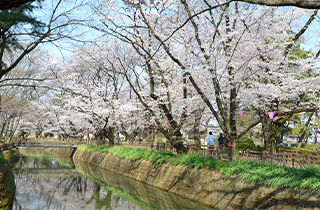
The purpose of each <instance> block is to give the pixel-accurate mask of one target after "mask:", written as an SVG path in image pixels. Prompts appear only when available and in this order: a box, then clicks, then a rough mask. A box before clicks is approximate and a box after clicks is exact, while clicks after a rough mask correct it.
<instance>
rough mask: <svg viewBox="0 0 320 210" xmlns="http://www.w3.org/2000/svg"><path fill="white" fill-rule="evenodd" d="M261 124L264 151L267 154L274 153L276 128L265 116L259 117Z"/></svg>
mask: <svg viewBox="0 0 320 210" xmlns="http://www.w3.org/2000/svg"><path fill="white" fill-rule="evenodd" d="M261 123H262V133H263V139H264V146H265V149H266V151H268V152H272V153H275V152H276V137H277V126H275V124H274V123H272V121H271V120H270V118H269V116H268V115H267V114H262V115H261Z"/></svg>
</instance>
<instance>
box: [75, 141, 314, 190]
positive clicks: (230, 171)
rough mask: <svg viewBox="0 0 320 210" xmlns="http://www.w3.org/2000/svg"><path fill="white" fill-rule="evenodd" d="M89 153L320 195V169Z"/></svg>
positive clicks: (117, 150)
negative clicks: (214, 172)
mask: <svg viewBox="0 0 320 210" xmlns="http://www.w3.org/2000/svg"><path fill="white" fill-rule="evenodd" d="M79 148H84V149H87V150H89V151H98V152H105V153H110V154H113V155H116V156H118V157H121V158H126V159H130V160H137V159H145V160H149V161H153V162H156V163H163V162H170V163H172V164H176V165H177V164H185V165H188V166H189V167H191V168H203V167H207V168H209V169H215V170H218V171H220V172H221V173H223V174H225V175H226V176H227V177H230V176H232V175H237V176H239V177H240V178H242V179H244V180H246V181H249V182H260V183H263V184H266V185H269V186H276V187H290V188H292V189H294V190H302V189H310V190H312V191H314V192H316V193H318V195H320V168H319V167H318V166H309V167H306V168H304V169H293V168H286V167H280V166H275V165H271V164H267V163H258V162H253V161H236V162H222V161H220V160H218V159H216V158H212V157H207V156H200V155H196V154H180V155H177V156H176V155H174V154H172V153H171V152H169V151H151V150H147V149H141V148H130V147H125V146H114V147H108V146H99V147H96V146H93V145H88V146H87V145H81V146H80V147H79Z"/></svg>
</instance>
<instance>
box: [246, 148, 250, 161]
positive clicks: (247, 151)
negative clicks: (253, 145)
mask: <svg viewBox="0 0 320 210" xmlns="http://www.w3.org/2000/svg"><path fill="white" fill-rule="evenodd" d="M246 153H247V154H246V156H247V159H248V158H249V149H247V150H246Z"/></svg>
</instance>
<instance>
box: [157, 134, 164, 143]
mask: <svg viewBox="0 0 320 210" xmlns="http://www.w3.org/2000/svg"><path fill="white" fill-rule="evenodd" d="M156 142H157V143H164V141H163V138H162V137H160V136H159V137H157V138H156Z"/></svg>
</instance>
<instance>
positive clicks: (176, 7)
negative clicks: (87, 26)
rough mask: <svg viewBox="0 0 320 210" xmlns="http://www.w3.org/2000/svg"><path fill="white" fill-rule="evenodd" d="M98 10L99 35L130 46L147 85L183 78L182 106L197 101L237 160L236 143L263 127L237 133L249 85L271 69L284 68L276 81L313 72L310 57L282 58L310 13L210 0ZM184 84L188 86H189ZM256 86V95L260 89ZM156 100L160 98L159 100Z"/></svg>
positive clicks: (107, 4) (108, 5) (105, 4)
mask: <svg viewBox="0 0 320 210" xmlns="http://www.w3.org/2000/svg"><path fill="white" fill-rule="evenodd" d="M115 8H117V10H115ZM98 9H100V10H99V11H100V13H101V15H102V16H103V17H102V18H101V19H100V21H101V22H102V25H103V28H102V27H100V28H99V30H100V31H103V32H105V33H106V34H108V35H111V36H114V37H116V38H118V39H119V40H121V41H123V42H124V43H128V44H130V45H131V46H132V47H133V48H134V50H135V51H136V52H137V53H138V54H139V55H140V57H142V58H144V59H145V61H146V69H148V71H149V72H147V73H148V75H149V77H150V84H153V81H152V77H155V76H161V75H162V72H164V70H167V69H170V70H171V69H175V71H176V72H178V74H177V75H179V76H180V77H179V76H177V78H179V82H180V83H175V84H181V88H182V92H183V97H181V99H180V100H181V101H183V104H185V102H186V101H187V100H186V99H187V98H188V97H187V93H188V92H187V90H188V91H189V92H190V91H194V92H196V93H197V95H198V97H201V99H202V103H205V105H206V106H207V107H208V108H209V109H210V111H211V112H212V114H214V116H215V117H216V119H217V121H218V123H219V125H220V127H221V129H222V130H223V131H224V132H225V133H227V134H228V136H229V137H230V138H231V142H232V151H233V152H232V159H236V158H237V152H236V151H237V146H236V141H237V139H238V138H240V137H241V136H242V135H244V134H245V133H246V132H248V131H249V130H250V129H251V128H252V127H254V126H255V125H257V124H258V123H260V122H261V119H260V118H259V117H258V116H257V119H256V120H255V121H253V122H252V124H251V125H249V126H248V127H247V128H245V129H244V130H242V132H241V133H239V134H238V130H237V124H236V115H237V113H238V111H239V105H240V104H241V103H242V104H252V102H254V101H251V99H252V98H253V97H252V98H249V97H246V98H240V97H242V96H244V95H245V94H246V93H248V91H247V89H246V88H247V84H252V83H253V80H256V79H254V78H252V77H251V76H252V75H256V73H257V72H259V74H260V73H261V74H263V75H261V76H260V77H265V76H267V75H266V74H265V72H266V71H268V69H272V71H276V70H278V69H279V68H284V69H285V70H283V74H282V75H281V77H280V78H283V76H285V77H286V72H290V73H291V72H294V71H297V70H299V72H304V71H306V70H307V69H311V70H312V69H313V67H312V65H313V64H312V62H310V61H308V60H307V59H305V60H301V59H299V61H298V60H295V61H292V59H290V57H288V56H287V55H288V53H289V51H290V49H291V47H292V46H293V45H294V44H295V43H296V41H297V40H298V39H299V38H300V37H301V35H302V34H303V33H304V32H303V30H302V29H301V28H303V27H304V26H307V24H305V25H304V24H303V25H301V24H300V25H299V24H298V23H299V21H300V23H301V22H302V19H301V18H302V17H307V18H309V17H310V18H309V20H310V19H312V15H313V11H306V10H297V9H293V8H273V7H261V6H257V5H249V4H242V3H241V4H240V3H237V2H235V3H232V4H231V3H230V4H229V3H224V4H217V3H216V2H211V1H170V2H160V1H159V2H143V3H139V2H131V1H130V2H127V3H126V4H121V3H119V2H117V1H102V4H101V5H100V7H98V8H97V10H98ZM113 11H117V12H116V13H115V12H113ZM284 17H285V18H284ZM313 17H314V16H313ZM311 21H312V20H311ZM96 28H97V27H96ZM306 28H308V27H306ZM300 29H301V30H300ZM287 30H294V32H293V33H288V31H287ZM300 32H301V33H300ZM287 40H288V41H287ZM290 40H292V41H291V42H290ZM290 46H291V47H290ZM164 61H165V62H164ZM308 62H309V63H308ZM294 63H296V64H294ZM148 65H149V66H148ZM279 66H280V67H279ZM159 69H161V71H159ZM155 70H157V71H156V73H155ZM269 71H270V70H269ZM312 71H313V70H312ZM263 72H264V73H263ZM299 72H295V73H292V77H296V76H298V75H299V74H301V73H299ZM312 75H313V76H314V75H315V74H314V73H312ZM278 76H279V75H278ZM313 76H311V75H310V77H309V79H308V80H309V82H308V84H311V83H312V80H314V77H313ZM288 78H289V77H288ZM268 79H269V78H260V82H261V81H262V80H265V81H266V82H265V83H263V82H262V83H260V84H261V85H264V86H266V87H267V88H268V84H269V82H270V81H269V82H268V81H267V80H268ZM299 82H300V84H301V83H303V81H302V80H300V81H299ZM256 84H258V83H256ZM188 85H190V86H192V88H190V86H189V88H187V86H188ZM288 85H289V83H288ZM150 87H151V88H150V91H151V94H150V96H151V98H152V96H153V95H152V92H153V89H152V86H150ZM256 88H257V89H256ZM253 89H254V90H255V91H259V87H258V86H254V88H253ZM253 89H252V90H253ZM260 91H263V89H260ZM293 92H294V91H293ZM293 92H291V93H293ZM278 94H282V93H280V92H278ZM288 94H290V93H288ZM293 94H295V93H293ZM252 95H254V94H252ZM292 97H294V96H292ZM154 99H157V101H159V100H158V99H159V98H157V97H154ZM246 99H248V100H246ZM255 101H256V100H255ZM265 102H266V101H265ZM261 103H262V104H268V103H270V101H268V102H267V103H263V102H261ZM182 107H186V106H182ZM185 111H186V109H185ZM268 111H271V110H268ZM169 113H170V112H169ZM265 113H266V112H265ZM167 116H169V115H167ZM170 123H171V121H170Z"/></svg>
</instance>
